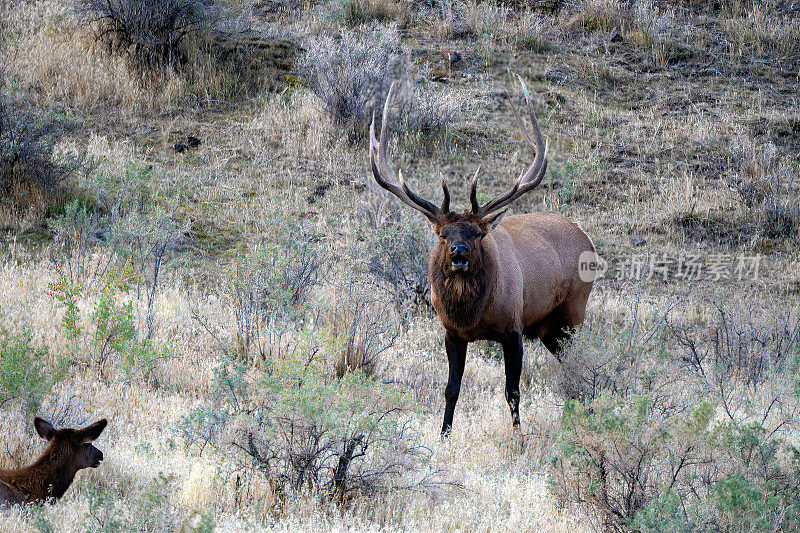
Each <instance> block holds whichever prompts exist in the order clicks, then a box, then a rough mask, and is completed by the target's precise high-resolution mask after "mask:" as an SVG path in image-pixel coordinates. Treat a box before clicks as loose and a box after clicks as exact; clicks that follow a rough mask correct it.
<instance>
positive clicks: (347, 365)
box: [326, 279, 400, 377]
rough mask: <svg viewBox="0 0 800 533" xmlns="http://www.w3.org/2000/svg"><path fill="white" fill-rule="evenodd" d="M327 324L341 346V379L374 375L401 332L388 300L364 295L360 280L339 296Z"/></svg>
mask: <svg viewBox="0 0 800 533" xmlns="http://www.w3.org/2000/svg"><path fill="white" fill-rule="evenodd" d="M326 323H327V324H328V327H329V328H330V330H331V334H332V335H333V337H334V338H335V339H336V340H337V342H338V343H339V345H340V346H341V349H340V352H339V358H338V359H337V360H336V362H335V363H334V372H335V373H336V375H337V376H338V377H342V376H344V375H345V374H346V373H348V372H352V371H354V370H360V371H361V372H363V373H364V374H366V375H368V376H371V375H374V373H375V371H376V370H377V367H378V364H379V357H380V355H381V353H383V352H384V351H386V350H388V349H389V348H391V347H392V345H393V344H394V341H395V339H396V338H397V336H398V334H399V331H400V330H399V323H398V320H397V314H396V313H395V312H393V309H392V306H391V304H390V303H389V302H388V301H387V299H386V298H381V297H380V296H379V295H374V294H371V293H370V292H367V291H364V289H363V282H359V280H356V279H351V280H350V282H348V283H345V286H344V287H343V288H341V289H340V290H338V291H337V292H336V296H335V299H334V302H333V303H332V308H331V309H330V310H328V311H327V316H326Z"/></svg>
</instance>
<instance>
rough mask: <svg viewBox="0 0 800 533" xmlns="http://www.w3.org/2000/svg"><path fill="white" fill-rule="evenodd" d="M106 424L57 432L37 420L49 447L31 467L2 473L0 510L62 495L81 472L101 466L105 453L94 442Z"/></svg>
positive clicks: (38, 429) (46, 423) (0, 478)
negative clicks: (79, 471)
mask: <svg viewBox="0 0 800 533" xmlns="http://www.w3.org/2000/svg"><path fill="white" fill-rule="evenodd" d="M107 423H108V422H107V421H106V420H105V419H103V420H100V421H98V422H95V423H94V424H91V425H90V426H87V427H85V428H83V429H72V428H64V429H55V428H54V427H53V426H52V424H50V423H49V422H47V421H46V420H42V419H41V418H38V417H37V418H35V419H34V420H33V425H34V427H36V432H37V433H38V434H39V436H40V437H42V438H43V439H45V440H46V441H47V442H48V445H47V448H46V449H45V450H44V453H42V455H41V456H40V457H39V458H38V459H37V460H36V462H34V463H33V464H32V465H30V466H26V467H24V468H20V469H18V470H0V508H2V507H6V506H9V505H14V504H28V503H36V502H42V501H44V500H47V499H49V498H60V497H61V496H63V495H64V493H65V492H66V491H67V489H68V488H69V486H70V485H71V484H72V481H73V480H74V479H75V474H76V473H77V472H78V470H82V469H84V468H97V467H98V466H99V465H100V461H102V460H103V452H101V451H100V450H98V449H97V448H95V447H94V446H93V445H92V441H94V440H95V439H96V438H97V437H99V436H100V433H102V432H103V429H105V427H106V424H107Z"/></svg>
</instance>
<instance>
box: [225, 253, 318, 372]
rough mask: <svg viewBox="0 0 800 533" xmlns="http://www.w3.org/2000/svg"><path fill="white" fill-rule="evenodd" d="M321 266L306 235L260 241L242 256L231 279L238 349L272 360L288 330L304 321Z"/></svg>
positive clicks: (297, 326) (295, 330)
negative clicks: (273, 241)
mask: <svg viewBox="0 0 800 533" xmlns="http://www.w3.org/2000/svg"><path fill="white" fill-rule="evenodd" d="M321 266H322V260H321V258H320V257H319V255H318V254H317V252H316V249H315V248H314V246H313V245H312V244H310V243H309V242H303V241H302V239H300V240H298V241H294V242H291V243H287V244H286V245H274V244H272V245H270V244H262V245H259V246H256V247H255V248H254V249H253V250H252V251H250V252H248V253H243V254H242V255H241V257H240V258H239V259H238V260H237V261H236V262H235V263H234V265H233V267H232V269H231V271H230V275H229V280H228V284H229V289H230V297H231V307H232V310H233V314H234V317H235V319H236V328H237V333H236V335H237V351H239V352H240V353H242V354H245V355H247V354H250V355H258V356H260V357H261V358H262V359H272V358H274V357H276V356H277V355H278V354H279V353H280V351H281V350H283V349H285V348H286V347H285V346H284V344H285V341H287V339H286V337H287V335H289V336H290V334H292V333H296V332H297V331H299V329H300V328H301V326H302V323H301V321H302V318H303V316H304V314H305V312H306V310H307V308H308V306H307V297H308V294H309V291H310V290H311V289H312V288H313V287H314V285H316V283H317V281H318V280H319V274H320V267H321Z"/></svg>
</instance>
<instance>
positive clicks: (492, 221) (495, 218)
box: [483, 209, 508, 231]
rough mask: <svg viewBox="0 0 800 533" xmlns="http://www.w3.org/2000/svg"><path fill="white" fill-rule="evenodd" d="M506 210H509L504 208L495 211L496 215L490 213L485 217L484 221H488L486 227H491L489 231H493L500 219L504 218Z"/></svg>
mask: <svg viewBox="0 0 800 533" xmlns="http://www.w3.org/2000/svg"><path fill="white" fill-rule="evenodd" d="M506 211H508V209H503V210H502V211H500V212H498V213H495V214H494V215H489V216H488V217H486V218H484V219H483V221H484V222H486V227H488V228H489V231H492V230H493V229H494V228H495V226H497V225H498V224H499V223H500V221H501V220H503V217H504V216H506Z"/></svg>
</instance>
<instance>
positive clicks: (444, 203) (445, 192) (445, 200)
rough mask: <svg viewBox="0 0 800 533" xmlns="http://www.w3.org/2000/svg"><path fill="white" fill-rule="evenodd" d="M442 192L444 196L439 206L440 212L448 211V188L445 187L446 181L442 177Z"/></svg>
mask: <svg viewBox="0 0 800 533" xmlns="http://www.w3.org/2000/svg"><path fill="white" fill-rule="evenodd" d="M442 194H443V196H444V198H442V207H440V208H439V212H440V213H442V214H445V213H449V212H450V189H448V188H447V182H446V181H444V179H442Z"/></svg>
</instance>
